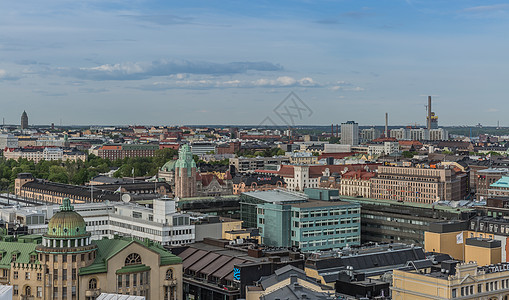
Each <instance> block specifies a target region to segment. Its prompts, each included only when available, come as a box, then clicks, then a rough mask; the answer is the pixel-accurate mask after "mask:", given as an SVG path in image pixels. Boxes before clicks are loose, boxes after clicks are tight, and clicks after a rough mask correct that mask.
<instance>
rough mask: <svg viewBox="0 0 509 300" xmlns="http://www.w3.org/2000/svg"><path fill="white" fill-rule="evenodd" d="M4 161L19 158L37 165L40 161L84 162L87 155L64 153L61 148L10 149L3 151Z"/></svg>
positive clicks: (75, 152) (79, 152)
mask: <svg viewBox="0 0 509 300" xmlns="http://www.w3.org/2000/svg"><path fill="white" fill-rule="evenodd" d="M4 157H5V158H6V159H14V160H18V159H20V158H23V159H27V160H31V161H33V162H34V163H38V162H40V161H41V160H61V161H78V160H81V161H85V160H87V154H86V153H84V152H81V151H76V150H71V151H64V150H63V149H61V148H44V149H20V148H18V149H12V148H8V149H6V150H5V151H4Z"/></svg>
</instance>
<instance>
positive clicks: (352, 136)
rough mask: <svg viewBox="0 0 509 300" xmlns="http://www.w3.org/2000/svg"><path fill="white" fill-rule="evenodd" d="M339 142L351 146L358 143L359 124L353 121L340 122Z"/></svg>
mask: <svg viewBox="0 0 509 300" xmlns="http://www.w3.org/2000/svg"><path fill="white" fill-rule="evenodd" d="M341 144H342V145H352V146H356V145H358V144H359V124H357V123H355V122H354V121H348V122H345V123H341Z"/></svg>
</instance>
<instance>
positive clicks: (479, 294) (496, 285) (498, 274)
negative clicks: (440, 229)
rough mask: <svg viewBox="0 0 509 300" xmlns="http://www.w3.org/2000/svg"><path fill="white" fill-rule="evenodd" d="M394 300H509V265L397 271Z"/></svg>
mask: <svg viewBox="0 0 509 300" xmlns="http://www.w3.org/2000/svg"><path fill="white" fill-rule="evenodd" d="M391 289H392V299H394V300H407V299H408V300H410V299H411V300H421V299H422V300H424V299H489V300H492V299H493V300H494V299H503V300H505V299H508V298H509V292H508V289H509V265H508V264H507V263H505V264H495V265H489V266H482V267H481V266H479V265H478V264H477V262H475V261H471V262H465V263H460V262H458V261H451V260H449V261H445V262H442V264H441V267H440V268H436V267H429V268H427V269H424V270H419V271H417V270H415V269H413V270H412V269H409V270H394V272H393V283H392V288H391Z"/></svg>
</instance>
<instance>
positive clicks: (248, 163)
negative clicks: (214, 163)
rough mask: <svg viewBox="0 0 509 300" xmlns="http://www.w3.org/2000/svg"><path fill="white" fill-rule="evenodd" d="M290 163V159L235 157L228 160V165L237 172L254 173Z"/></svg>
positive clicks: (283, 157)
mask: <svg viewBox="0 0 509 300" xmlns="http://www.w3.org/2000/svg"><path fill="white" fill-rule="evenodd" d="M288 163H290V158H289V157H285V156H281V157H237V158H231V159H230V165H232V166H234V167H235V170H236V171H237V172H241V173H243V172H254V171H255V170H266V169H267V168H268V167H270V166H274V167H275V168H276V167H277V166H280V165H282V164H288Z"/></svg>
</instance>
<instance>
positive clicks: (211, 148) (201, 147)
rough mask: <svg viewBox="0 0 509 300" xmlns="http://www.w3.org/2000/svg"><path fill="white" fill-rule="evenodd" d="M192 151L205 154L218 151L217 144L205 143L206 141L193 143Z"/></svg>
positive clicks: (196, 153) (195, 153)
mask: <svg viewBox="0 0 509 300" xmlns="http://www.w3.org/2000/svg"><path fill="white" fill-rule="evenodd" d="M191 152H192V153H193V155H198V156H199V155H203V154H210V153H214V154H215V153H216V144H215V143H204V142H195V143H192V144H191Z"/></svg>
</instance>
